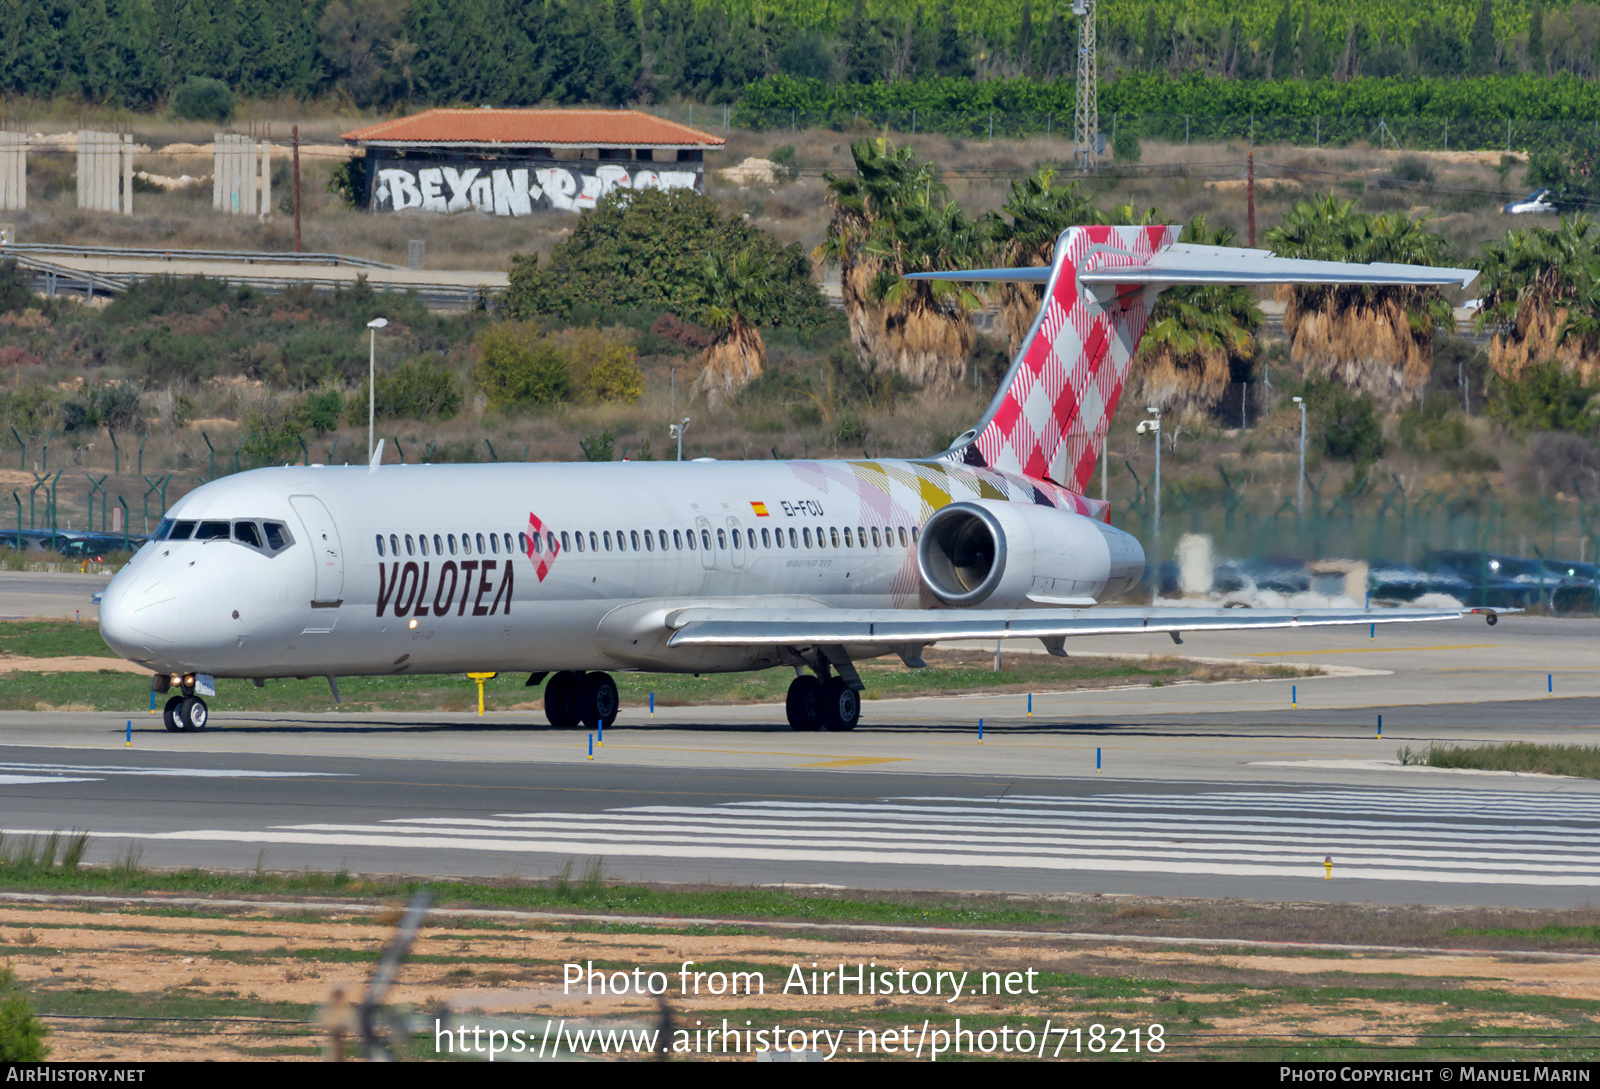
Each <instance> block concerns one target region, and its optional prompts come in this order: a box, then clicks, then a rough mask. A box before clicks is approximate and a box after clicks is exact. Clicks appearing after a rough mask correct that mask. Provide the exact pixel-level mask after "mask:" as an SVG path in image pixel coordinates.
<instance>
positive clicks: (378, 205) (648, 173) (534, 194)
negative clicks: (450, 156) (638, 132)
mask: <svg viewBox="0 0 1600 1089" xmlns="http://www.w3.org/2000/svg"><path fill="white" fill-rule="evenodd" d="M375 165H376V166H377V177H376V178H375V179H374V180H375V184H374V185H373V187H372V210H373V211H375V212H403V211H405V210H406V209H408V208H419V209H421V210H422V211H424V212H469V211H478V212H487V213H488V214H490V215H496V216H525V215H531V214H533V213H534V212H536V211H539V210H541V209H548V208H555V209H559V210H561V211H566V212H582V211H585V210H586V209H589V208H593V207H594V206H595V203H596V202H597V201H599V200H600V198H601V197H603V196H605V195H606V194H607V193H609V192H611V191H612V190H613V189H699V188H700V178H701V173H700V171H699V170H697V169H690V170H684V169H675V170H665V169H662V166H665V165H666V164H659V165H658V164H650V163H635V162H627V163H622V162H600V161H598V160H572V159H568V160H564V161H562V162H560V163H559V164H558V163H554V162H538V161H522V162H504V163H485V162H476V163H474V162H470V161H459V162H439V161H437V160H435V161H431V162H430V161H424V160H417V161H415V162H408V161H405V160H394V159H388V160H380V161H379V162H378V163H376V164H375ZM673 165H674V166H689V165H690V164H688V163H682V164H673ZM694 165H695V166H698V165H699V164H694Z"/></svg>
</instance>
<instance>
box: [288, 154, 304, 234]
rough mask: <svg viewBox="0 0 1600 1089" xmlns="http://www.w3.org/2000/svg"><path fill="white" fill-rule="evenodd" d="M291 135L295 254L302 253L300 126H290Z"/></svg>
mask: <svg viewBox="0 0 1600 1089" xmlns="http://www.w3.org/2000/svg"><path fill="white" fill-rule="evenodd" d="M289 135H290V138H291V140H292V142H293V144H294V252H296V253H300V252H301V249H300V126H299V125H290V126H289Z"/></svg>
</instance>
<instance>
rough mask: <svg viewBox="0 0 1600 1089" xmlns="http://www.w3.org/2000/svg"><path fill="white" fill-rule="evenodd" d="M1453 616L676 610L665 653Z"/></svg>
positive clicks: (1422, 612)
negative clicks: (668, 649)
mask: <svg viewBox="0 0 1600 1089" xmlns="http://www.w3.org/2000/svg"><path fill="white" fill-rule="evenodd" d="M1462 611H1463V610H1460V609H1372V610H1366V609H1172V608H1166V609H1162V608H1152V609H1070V610H1056V609H1026V610H999V609H982V610H980V609H963V610H955V609H937V610H926V611H911V610H896V609H848V610H846V609H794V610H787V611H785V610H778V611H771V610H760V609H711V608H693V609H680V610H678V611H676V612H673V613H671V614H669V615H668V616H667V627H669V628H672V629H675V631H674V632H673V635H672V637H671V638H670V639H669V640H668V644H667V645H668V646H671V647H684V646H818V645H844V646H884V647H889V646H896V645H902V644H906V643H922V644H927V643H939V642H946V641H949V640H954V639H1049V638H1059V637H1065V636H1079V635H1130V634H1137V633H1141V632H1151V633H1158V634H1159V633H1164V632H1195V631H1248V630H1256V629H1268V628H1302V627H1329V626H1341V625H1356V624H1410V623H1424V622H1428V621H1434V620H1456V619H1459V618H1460V617H1461V615H1462Z"/></svg>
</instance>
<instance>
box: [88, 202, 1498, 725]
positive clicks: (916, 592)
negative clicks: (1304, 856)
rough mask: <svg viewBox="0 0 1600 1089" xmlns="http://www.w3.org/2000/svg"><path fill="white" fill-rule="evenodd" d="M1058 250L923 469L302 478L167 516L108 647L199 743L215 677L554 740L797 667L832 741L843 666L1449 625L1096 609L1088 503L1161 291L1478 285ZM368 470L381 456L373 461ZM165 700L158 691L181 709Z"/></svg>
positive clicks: (438, 470)
mask: <svg viewBox="0 0 1600 1089" xmlns="http://www.w3.org/2000/svg"><path fill="white" fill-rule="evenodd" d="M1177 236H1178V228H1176V227H1162V226H1156V227H1073V228H1070V229H1069V230H1067V231H1065V232H1063V234H1062V235H1061V238H1060V239H1059V240H1058V242H1057V245H1056V252H1055V260H1054V262H1053V264H1052V265H1051V266H1050V267H1048V268H1022V269H990V270H977V271H970V272H956V273H934V274H927V276H925V277H924V278H945V279H972V280H991V281H995V280H1009V281H1012V282H1026V283H1038V284H1042V285H1043V286H1044V297H1045V304H1044V307H1043V309H1042V310H1041V312H1040V314H1039V317H1038V318H1037V319H1036V320H1035V322H1034V325H1033V328H1032V330H1031V331H1030V332H1029V334H1028V337H1027V339H1026V341H1025V342H1024V343H1023V346H1022V349H1021V351H1020V352H1019V353H1018V355H1017V358H1016V360H1015V361H1014V362H1013V363H1012V365H1011V369H1010V372H1009V374H1008V375H1007V378H1006V381H1005V383H1004V384H1003V385H1002V387H1001V389H1000V392H999V393H998V394H997V395H996V397H995V399H994V401H993V403H991V404H990V406H989V408H988V410H987V412H986V414H985V415H984V417H983V419H982V420H981V421H980V422H979V424H978V426H977V427H976V428H974V429H973V430H971V431H969V432H967V433H966V434H964V435H962V436H961V437H960V438H958V439H957V440H956V442H955V443H954V444H953V445H952V447H951V448H950V449H949V450H947V451H945V452H944V453H942V454H938V455H936V456H934V457H929V458H926V459H921V460H906V461H893V460H881V459H879V460H873V459H867V460H859V461H760V462H755V461H752V462H717V461H710V460H702V461H695V462H687V463H683V462H632V463H611V464H587V463H583V464H570V465H558V464H495V465H381V466H380V465H378V464H377V459H374V462H373V464H371V465H368V466H360V467H355V468H350V467H344V468H334V467H327V466H320V465H312V466H309V467H286V468H281V469H260V470H256V471H254V472H246V473H240V474H238V475H235V476H231V477H227V478H225V479H222V480H217V481H213V482H212V483H210V484H206V485H205V486H203V487H201V488H197V489H196V490H195V491H193V492H191V493H190V494H188V495H186V496H184V497H183V498H182V499H180V500H179V501H178V502H177V503H176V504H174V506H173V507H172V509H171V510H170V511H168V512H167V515H166V518H165V519H164V520H163V521H162V522H161V524H160V526H159V527H158V528H157V530H156V532H155V533H154V534H153V535H152V537H151V540H150V541H149V543H148V544H146V545H145V546H144V547H143V548H141V549H140V551H139V552H138V554H137V555H135V556H134V557H133V559H132V561H130V562H129V564H128V565H127V566H126V567H125V568H124V569H123V570H122V571H121V572H120V573H118V575H117V576H116V578H115V579H113V580H112V582H111V585H110V586H109V587H108V588H107V590H106V592H105V597H104V600H103V602H102V605H101V610H100V616H101V631H102V632H103V634H104V637H105V639H106V642H107V643H108V644H110V646H111V647H112V649H114V650H115V651H116V652H117V653H118V654H121V655H122V656H123V657H125V658H127V659H129V660H130V661H133V662H137V663H139V664H140V665H143V666H146V667H147V668H149V669H150V670H151V672H152V674H153V675H154V680H153V686H154V689H155V690H156V691H158V692H172V695H171V698H170V699H169V700H168V701H167V705H166V724H167V727H168V728H169V729H173V730H198V729H202V728H204V727H205V725H206V721H207V718H208V715H209V712H208V709H207V706H206V703H205V700H204V699H203V698H202V697H203V696H206V695H214V694H215V689H214V683H215V678H218V677H233V678H250V679H252V680H254V681H255V682H256V683H258V684H260V683H263V682H264V681H265V680H267V679H268V678H274V677H327V678H328V679H329V682H330V684H332V685H333V686H334V693H335V696H337V693H338V688H337V678H338V677H341V676H370V675H380V674H381V675H403V674H418V673H461V672H467V671H474V672H477V671H482V672H522V671H526V672H528V673H529V674H530V676H529V677H528V684H529V685H534V684H538V683H540V682H541V681H543V680H544V679H545V678H546V677H548V678H549V681H548V683H547V684H546V685H545V695H544V703H545V714H546V716H547V717H548V719H549V721H550V723H551V724H552V725H554V726H558V727H570V726H575V725H577V724H579V723H580V722H581V723H584V724H587V725H588V726H590V727H591V728H592V727H593V726H595V725H596V724H598V723H601V722H607V723H609V722H611V721H612V720H613V718H614V717H615V715H616V712H617V689H616V684H615V683H614V682H613V681H612V679H611V677H610V676H609V675H608V671H614V670H650V671H658V672H678V673H716V672H734V671H742V670H753V669H766V668H769V667H772V666H789V667H792V668H794V670H795V673H796V677H795V680H794V681H793V682H792V684H791V685H790V688H789V694H788V700H787V708H788V717H789V722H790V725H792V726H793V727H794V728H795V729H796V730H815V729H819V728H824V729H829V730H848V729H851V728H852V727H854V726H855V724H856V721H857V719H858V717H859V715H860V709H861V704H860V692H861V689H862V685H861V681H860V679H859V677H858V675H857V673H856V670H855V667H854V665H853V663H854V662H855V661H857V660H859V659H862V658H870V657H875V656H880V655H884V654H897V655H899V657H900V658H901V659H902V660H903V661H904V662H905V663H906V665H908V666H911V667H916V666H918V665H920V664H921V658H920V655H921V652H922V650H923V648H924V647H926V646H928V645H930V644H933V643H937V642H940V641H944V640H954V639H1018V638H1031V639H1039V640H1041V641H1043V643H1044V645H1045V647H1046V648H1047V649H1049V650H1050V651H1051V652H1052V653H1055V654H1062V653H1064V650H1063V644H1064V641H1065V639H1066V637H1068V636H1081V635H1109V634H1118V633H1126V632H1169V633H1171V634H1173V636H1174V637H1175V638H1176V636H1177V633H1179V632H1183V631H1206V630H1217V629H1232V628H1252V629H1253V628H1279V627H1302V626H1307V625H1323V624H1370V623H1374V622H1379V623H1390V622H1405V621H1421V620H1436V619H1444V618H1450V617H1456V616H1459V615H1460V614H1459V612H1456V611H1451V610H1425V609H1407V610H1390V609H1386V610H1379V611H1365V610H1359V611H1333V610H1247V609H1228V610H1223V609H1217V610H1204V609H1198V610H1197V609H1187V608H1183V609H1172V608H1104V607H1095V606H1097V604H1098V603H1099V602H1101V601H1104V600H1107V599H1109V598H1112V597H1115V596H1116V595H1117V594H1119V593H1121V592H1122V591H1124V590H1127V589H1128V588H1130V587H1132V586H1134V585H1135V584H1136V583H1138V581H1139V580H1140V577H1141V575H1142V573H1143V569H1144V553H1143V550H1142V549H1141V548H1140V546H1139V542H1138V541H1136V540H1135V539H1134V538H1133V537H1131V536H1130V535H1128V534H1127V533H1124V532H1122V531H1121V530H1118V529H1114V528H1112V527H1111V526H1110V525H1108V524H1107V520H1106V505H1105V504H1104V503H1101V502H1098V501H1095V500H1091V499H1087V498H1085V497H1084V494H1083V492H1084V487H1085V485H1086V484H1087V482H1088V481H1089V479H1090V476H1091V473H1092V471H1093V469H1094V465H1095V461H1096V459H1097V458H1098V456H1099V452H1100V447H1101V444H1102V442H1103V441H1104V438H1105V432H1106V427H1107V424H1108V422H1109V420H1110V417H1111V414H1112V412H1113V411H1114V410H1115V408H1116V404H1117V400H1118V398H1119V396H1120V394H1121V392H1122V384H1123V380H1124V378H1125V377H1126V375H1127V373H1128V366H1129V363H1130V361H1131V359H1132V357H1133V353H1134V350H1135V348H1136V347H1137V345H1138V341H1139V337H1140V335H1141V334H1142V333H1143V331H1144V326H1145V322H1146V319H1147V318H1148V316H1149V312H1150V306H1151V304H1152V302H1153V301H1154V299H1155V296H1156V294H1157V293H1158V292H1160V291H1161V289H1162V288H1164V287H1167V286H1171V285H1173V284H1199V283H1230V284H1234V283H1242V284H1252V285H1266V284H1284V283H1295V284H1308V283H1355V284H1374V285H1378V284H1406V285H1454V284H1459V285H1461V286H1463V287H1464V286H1466V284H1468V283H1470V282H1471V280H1472V278H1473V277H1474V276H1475V275H1476V273H1475V272H1474V271H1473V270H1471V269H1435V268H1424V267H1418V266H1404V265H1344V264H1338V263H1333V262H1322V261H1300V260H1286V259H1282V258H1277V257H1274V256H1272V255H1271V254H1270V253H1268V252H1266V251H1263V250H1243V249H1227V248H1220V247H1202V246H1185V245H1178V244H1175V243H1176V241H1177ZM380 456H381V452H380ZM173 689H176V691H175V692H173V691H172V690H173Z"/></svg>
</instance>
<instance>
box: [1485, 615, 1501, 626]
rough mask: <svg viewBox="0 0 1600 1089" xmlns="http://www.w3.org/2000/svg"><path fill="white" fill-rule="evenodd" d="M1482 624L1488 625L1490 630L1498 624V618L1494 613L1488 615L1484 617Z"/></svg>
mask: <svg viewBox="0 0 1600 1089" xmlns="http://www.w3.org/2000/svg"><path fill="white" fill-rule="evenodd" d="M1484 623H1486V624H1488V625H1489V626H1490V627H1491V628H1492V627H1494V626H1495V625H1496V624H1498V623H1500V618H1499V617H1498V616H1496V615H1495V614H1494V613H1490V614H1489V615H1488V616H1486V617H1484Z"/></svg>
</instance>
